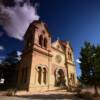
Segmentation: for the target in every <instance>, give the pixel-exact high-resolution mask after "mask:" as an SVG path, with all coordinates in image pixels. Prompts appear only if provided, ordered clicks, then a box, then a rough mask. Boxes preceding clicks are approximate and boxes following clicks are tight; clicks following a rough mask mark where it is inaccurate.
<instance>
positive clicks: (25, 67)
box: [18, 21, 77, 91]
mask: <svg viewBox="0 0 100 100" xmlns="http://www.w3.org/2000/svg"><path fill="white" fill-rule="evenodd" d="M24 40H25V48H24V50H23V54H22V60H21V62H20V68H19V74H18V85H19V87H23V88H24V89H27V90H29V91H34V90H35V91H37V90H39V91H40V90H52V89H58V88H66V87H69V86H71V87H75V86H76V85H77V78H76V67H75V64H74V57H73V49H72V47H71V45H70V43H69V42H63V41H61V40H56V41H55V42H53V43H51V33H50V32H49V31H48V28H47V26H46V24H45V23H43V22H42V21H34V22H33V23H31V24H30V26H29V28H28V30H27V31H26V34H25V37H24Z"/></svg>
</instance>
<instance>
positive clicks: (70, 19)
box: [0, 0, 100, 76]
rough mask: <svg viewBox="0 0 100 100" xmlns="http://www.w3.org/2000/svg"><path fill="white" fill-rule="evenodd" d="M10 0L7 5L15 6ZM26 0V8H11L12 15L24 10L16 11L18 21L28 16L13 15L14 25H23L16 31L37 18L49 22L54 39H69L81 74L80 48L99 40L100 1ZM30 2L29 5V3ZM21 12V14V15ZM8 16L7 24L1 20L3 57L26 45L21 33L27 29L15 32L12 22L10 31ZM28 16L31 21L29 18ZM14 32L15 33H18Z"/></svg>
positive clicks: (1, 54) (0, 31) (78, 73)
mask: <svg viewBox="0 0 100 100" xmlns="http://www.w3.org/2000/svg"><path fill="white" fill-rule="evenodd" d="M8 1H9V4H8V3H6V5H7V6H8V5H10V6H13V5H14V4H13V3H12V0H8ZM16 1H17V2H18V1H23V0H16ZM25 1H27V3H26V5H24V7H23V6H22V5H21V7H23V9H22V8H20V7H18V8H17V7H15V8H11V9H10V14H15V13H12V12H18V11H19V10H18V9H21V11H22V12H20V11H19V13H17V14H16V15H18V17H17V18H15V19H17V20H18V21H19V19H18V18H23V16H22V15H24V16H26V17H25V19H24V20H23V19H21V20H20V21H19V23H17V22H18V21H16V20H15V19H13V18H12V17H11V16H10V18H11V19H13V21H14V22H16V23H17V24H16V23H13V24H14V25H15V26H17V25H20V27H22V26H23V27H22V28H20V27H17V30H18V29H19V28H20V30H21V29H24V28H25V27H26V26H25V25H27V26H28V24H29V22H31V21H32V18H33V19H34V20H35V19H36V20H38V19H39V18H40V19H41V20H43V21H44V22H45V23H46V24H47V25H48V28H49V31H50V33H51V35H52V38H53V40H56V39H57V38H60V39H61V40H65V41H70V43H71V45H72V47H73V50H74V58H75V64H76V68H77V75H78V76H79V75H80V68H79V64H78V63H77V62H76V60H77V59H78V58H79V57H80V54H79V53H80V49H81V47H82V46H83V44H84V42H85V41H89V42H91V43H93V44H99V43H100V0H31V3H29V0H25ZM28 3H29V5H27V4H28ZM16 5H18V4H16ZM24 8H28V9H24ZM3 9H4V8H3ZM12 9H15V10H12ZM16 9H17V10H16ZM28 10H29V11H28ZM4 11H5V9H4ZM7 11H9V10H8V8H7V10H6V12H7ZM24 11H25V12H24ZM23 12H24V13H23ZM26 13H27V14H26ZM7 14H8V13H7ZM1 15H2V14H1ZM19 15H21V16H20V17H19ZM30 15H31V17H30ZM32 16H33V17H32ZM6 19H7V20H4V22H5V23H6V24H5V23H4V22H2V20H3V19H1V20H0V21H1V22H0V58H3V57H4V56H5V55H6V54H7V53H9V52H11V51H13V50H18V51H20V50H22V49H23V47H24V43H23V40H22V36H23V35H24V34H21V35H20V33H21V32H24V31H18V32H15V29H16V28H15V27H14V26H13V24H12V27H13V28H12V29H14V28H15V29H14V30H9V29H8V28H9V27H8V26H9V23H10V22H9V20H8V18H6ZM26 19H28V20H27V21H26ZM21 21H22V22H21ZM20 22H21V24H20ZM25 23H26V24H25ZM7 25H8V26H7ZM11 32H15V34H13V33H11ZM17 33H18V34H19V35H18V34H17ZM16 34H17V35H16Z"/></svg>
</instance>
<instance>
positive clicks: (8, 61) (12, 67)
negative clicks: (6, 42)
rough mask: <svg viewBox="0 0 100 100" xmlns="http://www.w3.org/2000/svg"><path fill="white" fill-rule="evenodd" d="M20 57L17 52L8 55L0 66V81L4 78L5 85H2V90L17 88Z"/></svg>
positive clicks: (0, 85)
mask: <svg viewBox="0 0 100 100" xmlns="http://www.w3.org/2000/svg"><path fill="white" fill-rule="evenodd" d="M19 61H20V56H19V55H18V54H17V52H16V51H13V52H11V53H9V54H7V56H6V58H5V59H4V61H2V63H1V64H0V79H1V78H4V79H5V81H4V84H0V88H1V87H2V89H8V88H13V87H15V86H16V81H17V73H18V66H17V64H18V63H19Z"/></svg>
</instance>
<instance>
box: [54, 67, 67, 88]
mask: <svg viewBox="0 0 100 100" xmlns="http://www.w3.org/2000/svg"><path fill="white" fill-rule="evenodd" d="M65 82H66V80H65V75H64V71H63V69H57V70H56V74H55V85H56V86H58V87H64V86H66V84H65Z"/></svg>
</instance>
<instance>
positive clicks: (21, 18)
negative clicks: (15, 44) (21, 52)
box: [0, 0, 39, 40]
mask: <svg viewBox="0 0 100 100" xmlns="http://www.w3.org/2000/svg"><path fill="white" fill-rule="evenodd" d="M22 1H23V0H15V3H16V4H15V6H14V7H5V6H4V5H3V4H2V5H0V25H2V26H3V28H4V30H5V31H6V32H7V35H8V36H10V37H13V38H16V39H19V40H23V36H24V34H25V32H26V30H27V28H28V26H29V24H30V23H31V22H33V21H34V20H38V19H39V16H38V15H37V12H36V7H33V6H32V5H31V4H30V3H29V2H24V3H23V5H20V2H22Z"/></svg>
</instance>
